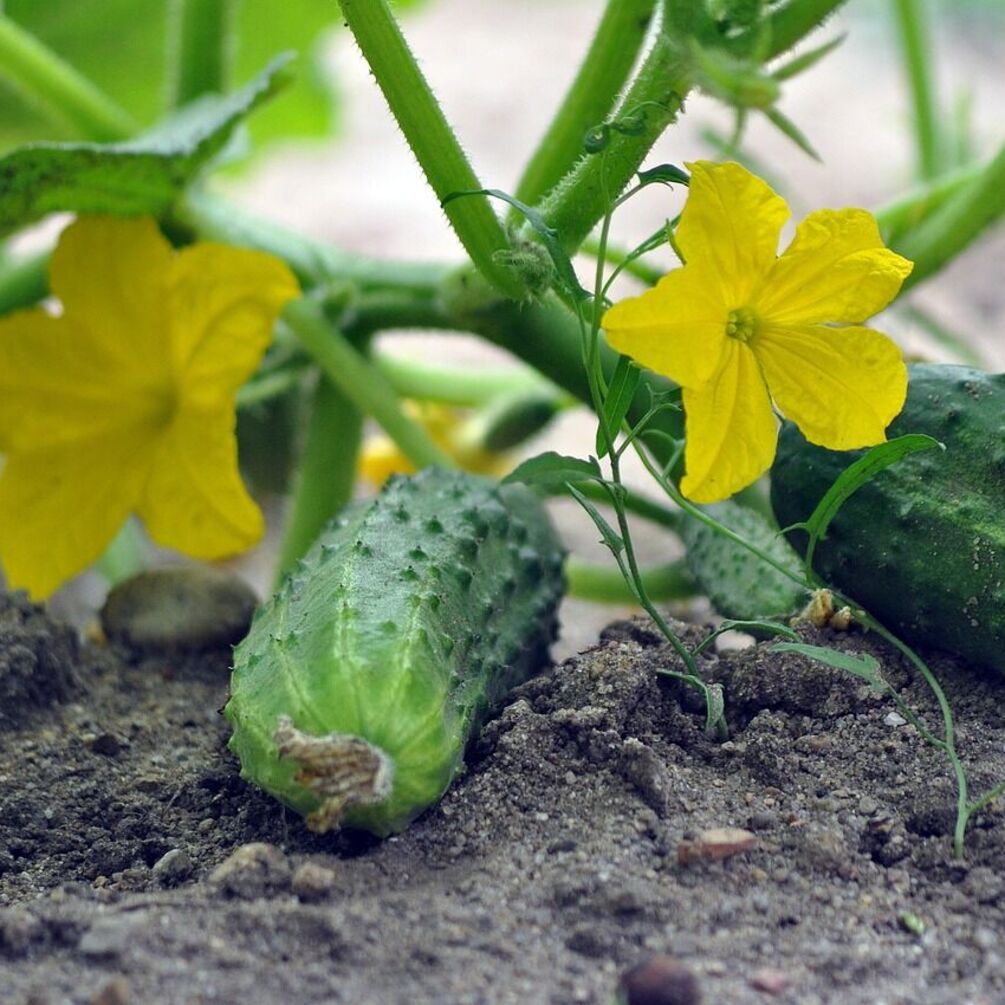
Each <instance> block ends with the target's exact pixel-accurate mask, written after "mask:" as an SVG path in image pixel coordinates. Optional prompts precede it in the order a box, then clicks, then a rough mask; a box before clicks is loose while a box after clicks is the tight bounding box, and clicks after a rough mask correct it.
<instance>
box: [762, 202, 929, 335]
mask: <svg viewBox="0 0 1005 1005" xmlns="http://www.w3.org/2000/svg"><path fill="white" fill-rule="evenodd" d="M912 268H913V264H912V263H911V262H909V261H908V260H907V259H906V258H901V256H900V255H898V254H896V253H894V252H892V251H890V250H889V249H888V248H886V247H884V246H883V240H882V238H881V237H880V235H879V228H878V226H877V225H876V219H875V217H874V216H873V215H872V214H871V213H868V212H866V210H864V209H821V210H818V211H817V212H815V213H810V214H809V216H807V217H806V219H805V220H803V222H802V223H800V224H799V226H798V227H797V228H796V236H795V238H794V239H793V241H792V244H790V245H789V247H788V248H787V249H786V251H785V253H784V254H783V255H782V256H781V258H779V259H778V261H777V262H775V264H774V265H773V266H772V267H771V270H770V272H769V273H768V274H767V275H766V276H765V277H764V282H763V287H762V288H761V289H760V290H758V291H757V292H756V293H755V302H756V306H757V308H758V310H759V311H760V313H761V315H762V317H763V318H764V319H765V320H766V321H768V322H771V323H775V324H780V325H797V324H819V323H823V322H832V323H833V322H848V323H858V322H861V321H865V319H866V318H869V317H872V315H873V314H875V313H876V312H877V311H881V310H882V309H883V308H884V307H886V305H887V304H888V303H889V302H890V301H891V300H893V298H894V297H895V296H896V295H897V291H898V290H899V289H900V287H901V284H902V283H903V282H904V280H905V279H906V278H907V276H908V275H909V274H910V272H911V269H912Z"/></svg>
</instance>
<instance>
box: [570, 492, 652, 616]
mask: <svg viewBox="0 0 1005 1005" xmlns="http://www.w3.org/2000/svg"><path fill="white" fill-rule="evenodd" d="M567 488H568V490H569V494H570V495H571V496H572V498H573V499H575V500H576V502H578V503H579V505H580V506H582V507H583V509H584V510H586V512H587V513H588V514H589V516H590V519H591V520H592V521H593V522H594V524H596V527H597V530H599V531H600V536H601V538H603V543H604V544H606V545H607V547H608V548H609V549H610V550H611V554H612V555H614V557H615V558H619V557H620V555H621V553H622V552H623V551H624V550H625V541H624V538H623V537H622V536H621V535H620V534H619V533H618V532H617V531H616V530H615V529H614V528H613V527H612V526H611V525H610V524H609V523H608V522H607V520H606V518H605V517H604V515H603V513H601V512H600V510H599V509H597V507H596V506H594V505H593V503H592V502H590V500H589V499H587V498H586V496H584V495H583V493H582V492H580V491H579V489H577V488H576V486H575V485H568V486H567ZM619 565H620V562H619ZM622 571H624V568H623V567H622ZM625 582H626V583H627V584H628V588H629V589H630V590H631V591H632V593H634V594H635V595H636V597H637V598H638V599H639V600H641V597H638V591H637V590H636V588H635V583H634V582H633V581H632V580H631V579H629V578H627V576H626V579H625Z"/></svg>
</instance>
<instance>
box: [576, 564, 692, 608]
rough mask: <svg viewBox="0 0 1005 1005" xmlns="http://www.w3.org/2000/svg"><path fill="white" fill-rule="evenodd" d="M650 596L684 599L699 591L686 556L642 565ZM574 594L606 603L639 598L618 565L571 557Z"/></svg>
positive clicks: (584, 598)
mask: <svg viewBox="0 0 1005 1005" xmlns="http://www.w3.org/2000/svg"><path fill="white" fill-rule="evenodd" d="M639 574H640V577H641V582H642V585H643V588H644V589H645V592H646V594H647V595H648V597H649V598H650V599H651V600H653V601H655V602H657V603H666V602H667V601H670V600H684V599H686V598H688V597H693V596H694V595H695V593H697V591H698V586H697V583H696V582H695V579H694V576H693V575H692V574H691V570H690V569H689V568H688V567H687V563H686V562H685V561H684V560H683V559H677V560H676V561H674V562H667V563H665V564H664V565H652V566H646V567H644V568H640V570H639ZM565 576H566V579H567V580H568V583H569V588H568V593H569V596H570V597H576V598H577V599H579V600H592V601H596V602H597V603H604V604H635V603H637V599H636V596H635V594H634V593H632V591H631V590H630V589H629V587H628V585H627V584H626V583H625V577H624V575H623V574H622V573H621V570H620V569H618V568H617V567H616V566H611V565H600V564H596V563H593V562H585V561H582V560H581V559H577V558H574V557H570V558H569V559H568V560H567V561H566V563H565Z"/></svg>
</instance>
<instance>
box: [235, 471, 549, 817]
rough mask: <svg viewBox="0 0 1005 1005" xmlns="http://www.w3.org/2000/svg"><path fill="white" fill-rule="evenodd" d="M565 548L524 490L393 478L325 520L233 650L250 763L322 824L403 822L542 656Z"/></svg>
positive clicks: (469, 481)
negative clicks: (367, 498) (366, 498)
mask: <svg viewBox="0 0 1005 1005" xmlns="http://www.w3.org/2000/svg"><path fill="white" fill-rule="evenodd" d="M563 558H564V551H563V548H562V545H561V544H560V542H559V540H558V537H557V535H556V533H555V530H554V528H553V527H552V524H551V521H550V519H549V517H548V515H547V513H546V512H545V510H544V508H543V506H542V505H541V503H540V502H539V501H538V499H537V497H536V496H535V495H534V494H533V493H532V492H530V491H529V490H528V489H526V488H524V487H523V486H517V485H513V486H502V487H500V486H498V485H496V484H495V483H494V482H492V481H490V480H488V479H485V478H481V477H477V476H475V475H470V474H464V473H461V472H457V471H450V472H448V471H444V470H441V469H438V468H427V469H426V470H424V471H422V472H420V473H419V474H418V475H416V476H415V477H412V478H404V477H395V478H393V479H391V480H390V481H389V482H388V484H387V485H386V486H385V488H384V490H383V491H382V492H381V494H380V495H378V496H377V497H376V498H375V499H373V500H372V501H370V502H368V503H365V504H357V505H355V506H353V507H352V508H350V509H349V510H348V511H347V512H346V513H344V514H343V515H342V516H340V517H338V518H337V519H336V520H335V521H334V522H332V523H331V524H330V525H329V526H328V528H327V529H326V530H325V531H324V532H323V533H322V534H321V536H320V538H319V539H318V540H317V542H316V543H315V545H314V547H313V548H312V549H311V550H310V552H309V553H308V554H307V556H306V557H305V558H304V559H303V561H301V562H300V564H299V565H298V566H297V568H296V569H295V570H294V571H293V572H292V573H291V574H290V575H289V576H288V577H287V578H286V579H285V580H284V582H283V584H282V586H281V587H280V589H279V590H278V592H277V593H276V595H275V596H274V597H273V598H272V600H271V601H270V602H269V603H268V604H266V605H265V606H264V608H262V609H261V610H260V611H259V612H258V614H257V616H256V618H255V621H254V623H253V624H252V627H251V630H250V632H249V634H248V636H247V637H246V638H245V640H244V641H243V642H242V643H241V644H240V645H239V646H238V647H237V649H236V650H235V653H234V672H233V676H232V681H231V697H230V700H229V702H228V703H227V706H226V708H225V709H224V714H225V715H226V717H227V718H228V719H229V720H230V722H231V724H232V725H233V730H234V731H233V736H232V737H231V740H230V748H231V750H233V751H234V752H235V753H236V754H237V755H238V757H239V758H240V760H241V773H242V775H243V776H244V777H245V778H247V779H249V780H250V781H252V782H254V783H256V784H257V785H260V786H261V787H262V788H263V789H265V790H266V791H267V792H269V793H271V794H272V795H274V796H276V797H277V798H278V799H280V800H282V801H283V802H284V803H286V804H287V805H288V806H291V807H292V808H293V809H295V810H297V811H298V812H299V813H302V814H304V815H305V816H306V817H307V822H308V826H310V827H311V828H312V829H314V830H317V831H321V832H324V831H327V830H329V829H331V828H333V827H335V826H339V825H351V826H354V827H359V828H363V829H366V830H369V831H371V832H372V833H374V834H377V835H379V836H386V835H388V834H391V833H394V832H396V831H400V830H402V829H403V828H404V827H406V826H407V825H408V823H409V822H410V821H411V820H412V819H414V818H415V817H416V816H417V815H418V814H419V813H421V812H422V811H423V810H424V809H426V808H427V807H429V806H430V805H432V804H433V803H435V802H436V800H437V799H439V797H440V796H441V795H442V794H443V792H444V791H445V790H446V789H447V787H448V786H449V784H450V782H451V780H452V779H453V778H454V777H455V775H456V774H457V773H458V772H459V771H460V770H461V766H462V757H463V753H464V749H465V747H466V745H467V742H468V740H469V738H470V737H471V736H472V735H473V733H474V731H475V730H477V728H478V727H479V725H480V724H481V723H482V722H483V721H484V720H485V718H486V716H488V715H489V714H491V713H492V712H493V711H494V710H496V709H497V708H498V707H499V706H500V704H501V703H502V701H503V699H504V698H505V696H506V694H507V692H508V691H509V690H510V689H511V688H512V687H514V686H515V685H516V684H518V683H520V682H521V681H523V680H524V679H525V678H527V677H528V676H529V675H530V674H531V673H533V672H534V671H535V670H537V669H538V668H539V667H540V666H541V665H542V663H543V662H544V661H545V660H546V659H547V654H548V646H549V644H550V643H551V642H552V640H553V638H554V636H555V633H556V609H557V606H558V602H559V600H560V599H561V596H562V591H563V574H562V563H563Z"/></svg>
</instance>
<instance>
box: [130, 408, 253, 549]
mask: <svg viewBox="0 0 1005 1005" xmlns="http://www.w3.org/2000/svg"><path fill="white" fill-rule="evenodd" d="M234 426H235V418H234V412H233V410H230V411H227V410H225V409H221V410H220V411H218V412H204V411H197V410H194V409H182V410H181V411H180V412H179V413H178V414H177V415H176V416H175V419H174V422H173V423H172V424H171V426H170V428H169V429H167V430H166V431H165V432H164V434H163V435H162V437H161V439H160V442H159V443H157V444H156V445H152V448H153V449H154V456H153V464H152V468H151V471H150V475H149V477H148V479H147V482H146V485H145V487H144V491H143V496H142V499H141V501H140V505H139V507H138V510H137V512H138V513H139V516H140V517H141V518H142V520H143V522H144V523H145V524H146V526H147V530H148V531H149V533H150V536H151V537H152V538H153V539H154V540H155V541H156V542H157V543H158V544H162V545H164V546H165V547H168V548H175V549H176V550H178V551H181V552H184V553H185V554H186V555H191V556H192V557H193V558H205V559H213V558H225V557H227V556H229V555H235V554H237V553H238V552H241V551H245V550H246V549H248V548H250V547H252V545H254V544H256V543H257V542H258V540H259V539H260V538H261V536H262V533H263V531H264V521H263V519H262V514H261V511H260V510H259V509H258V507H257V506H256V505H255V503H254V502H253V501H252V499H251V497H250V496H249V495H248V493H247V491H246V490H245V488H244V484H243V483H242V481H241V476H240V473H239V472H238V467H237V438H236V437H235V435H234Z"/></svg>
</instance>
